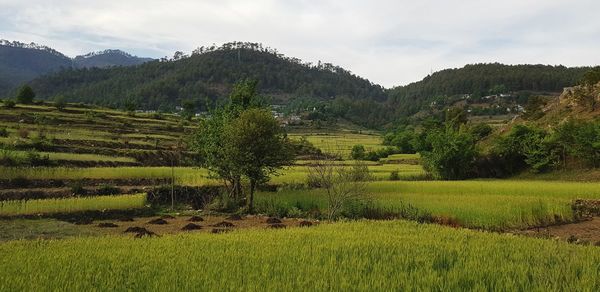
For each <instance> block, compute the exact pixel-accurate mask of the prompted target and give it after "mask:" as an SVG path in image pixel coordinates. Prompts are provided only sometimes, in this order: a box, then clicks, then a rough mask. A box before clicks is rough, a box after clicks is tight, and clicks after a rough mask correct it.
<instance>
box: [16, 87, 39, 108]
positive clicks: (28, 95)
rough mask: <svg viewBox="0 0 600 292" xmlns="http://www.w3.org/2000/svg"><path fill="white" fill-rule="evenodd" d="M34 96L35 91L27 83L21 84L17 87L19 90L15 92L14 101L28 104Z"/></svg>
mask: <svg viewBox="0 0 600 292" xmlns="http://www.w3.org/2000/svg"><path fill="white" fill-rule="evenodd" d="M34 98H35V92H33V89H32V88H31V87H30V86H29V85H23V86H22V87H21V88H19V92H18V93H17V97H16V101H17V102H18V103H22V104H30V103H32V102H33V99H34Z"/></svg>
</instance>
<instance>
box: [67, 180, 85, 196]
mask: <svg viewBox="0 0 600 292" xmlns="http://www.w3.org/2000/svg"><path fill="white" fill-rule="evenodd" d="M70 188H71V193H72V194H74V195H85V194H86V191H85V189H84V188H83V183H82V182H81V181H74V182H73V183H71V185H70Z"/></svg>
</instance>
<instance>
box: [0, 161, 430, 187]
mask: <svg viewBox="0 0 600 292" xmlns="http://www.w3.org/2000/svg"><path fill="white" fill-rule="evenodd" d="M369 170H370V171H371V173H372V174H373V176H374V177H375V178H376V179H387V178H389V175H390V173H391V172H392V171H394V170H397V171H398V172H399V175H400V177H403V178H410V177H418V176H421V175H424V174H425V172H424V171H423V168H422V167H421V166H419V165H407V164H389V165H369ZM174 172H175V178H176V183H178V184H183V185H191V186H199V185H206V184H211V183H214V182H215V181H214V180H211V179H210V178H209V177H208V171H207V170H206V169H202V168H195V167H175V168H174ZM307 175H308V169H307V168H306V166H292V167H288V168H286V169H284V170H282V171H281V175H279V176H274V177H273V178H272V180H271V181H272V182H273V183H278V184H279V183H304V182H305V181H306V176H307ZM170 177H171V167H90V168H69V167H27V168H15V167H0V179H14V178H26V179H32V180H33V179H35V180H48V179H73V180H77V179H141V178H144V179H165V178H167V179H168V178H170Z"/></svg>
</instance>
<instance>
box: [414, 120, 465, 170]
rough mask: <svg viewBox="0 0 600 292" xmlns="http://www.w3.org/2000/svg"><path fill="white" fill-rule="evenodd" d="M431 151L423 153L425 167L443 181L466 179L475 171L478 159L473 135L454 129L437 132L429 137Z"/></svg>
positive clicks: (448, 128)
mask: <svg viewBox="0 0 600 292" xmlns="http://www.w3.org/2000/svg"><path fill="white" fill-rule="evenodd" d="M427 140H428V143H430V144H431V150H429V151H422V152H421V157H422V158H423V162H424V167H425V169H426V170H427V171H429V172H431V173H432V174H433V175H434V176H436V177H438V178H442V179H451V180H455V179H464V178H467V177H468V176H469V174H470V172H471V171H472V170H473V163H474V162H475V158H476V157H477V150H476V148H475V141H474V139H473V137H472V136H471V135H469V134H468V133H464V132H461V131H458V130H455V129H453V128H452V127H447V128H446V130H437V131H434V132H433V133H431V134H430V135H428V136H427Z"/></svg>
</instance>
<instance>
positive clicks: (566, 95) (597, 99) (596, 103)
mask: <svg viewBox="0 0 600 292" xmlns="http://www.w3.org/2000/svg"><path fill="white" fill-rule="evenodd" d="M559 101H560V103H561V104H564V105H567V106H571V107H580V108H585V109H588V110H590V111H593V110H596V109H598V108H599V107H600V82H599V83H597V84H596V85H578V86H574V87H566V88H565V89H564V90H563V93H562V94H561V95H560V97H559Z"/></svg>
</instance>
